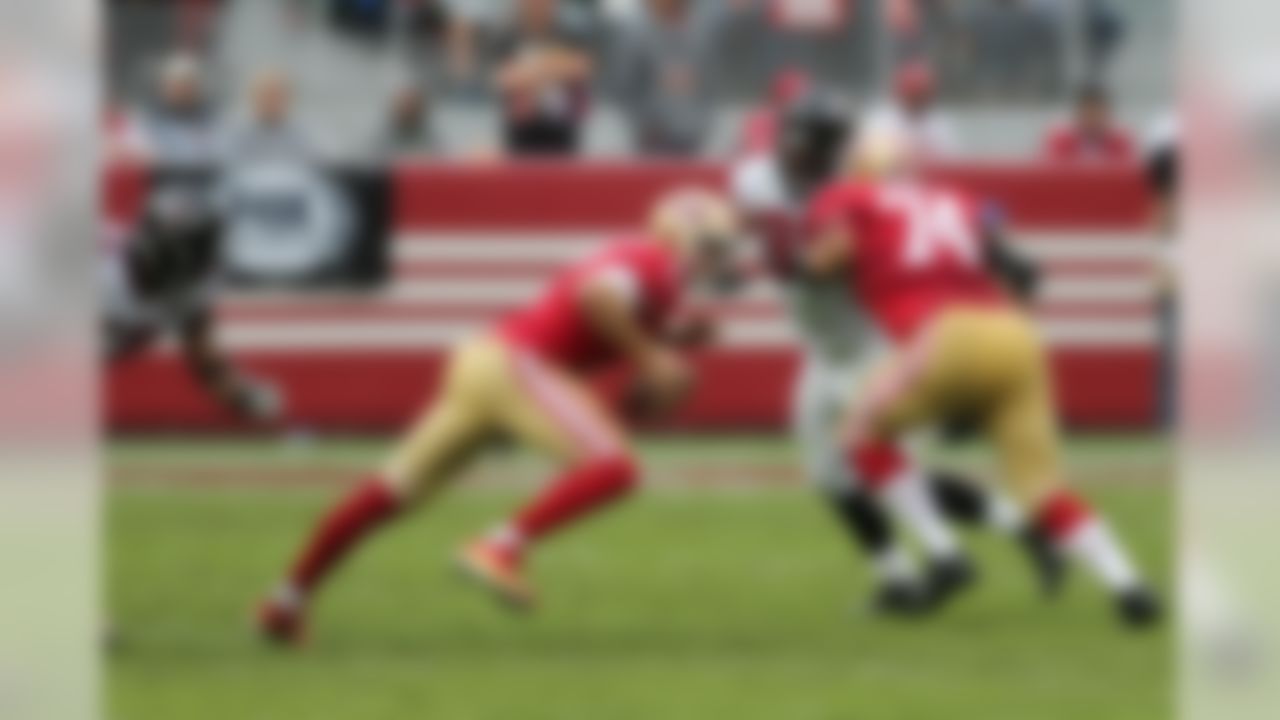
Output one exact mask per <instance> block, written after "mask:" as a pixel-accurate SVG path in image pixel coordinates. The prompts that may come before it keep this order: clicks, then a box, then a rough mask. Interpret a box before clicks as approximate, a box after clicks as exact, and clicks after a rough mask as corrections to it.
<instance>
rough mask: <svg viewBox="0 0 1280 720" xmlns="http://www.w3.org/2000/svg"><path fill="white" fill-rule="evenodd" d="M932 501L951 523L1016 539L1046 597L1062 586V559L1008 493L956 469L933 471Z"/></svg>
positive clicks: (930, 483) (1036, 525)
mask: <svg viewBox="0 0 1280 720" xmlns="http://www.w3.org/2000/svg"><path fill="white" fill-rule="evenodd" d="M927 482H928V483H929V490H930V494H931V495H932V496H933V501H934V502H935V503H936V504H937V505H938V507H939V508H940V509H941V510H942V513H943V515H945V516H946V518H947V519H948V520H950V521H951V522H952V523H955V524H960V525H965V526H968V527H974V528H985V529H988V530H990V531H992V532H995V533H997V534H1000V535H1004V536H1006V537H1008V538H1009V539H1011V540H1013V541H1014V542H1015V543H1017V545H1018V546H1019V547H1020V548H1021V550H1022V552H1023V554H1024V555H1025V556H1026V558H1027V561H1028V563H1029V564H1030V565H1031V568H1032V570H1033V572H1034V573H1035V575H1036V577H1037V578H1038V580H1039V583H1040V587H1041V590H1042V591H1043V592H1044V594H1045V596H1046V597H1054V596H1056V595H1057V593H1058V591H1059V590H1060V589H1061V587H1062V581H1063V578H1064V576H1065V574H1066V567H1065V565H1064V563H1063V560H1062V556H1061V555H1060V554H1059V553H1058V552H1057V550H1056V549H1055V548H1054V547H1053V543H1052V542H1051V541H1050V539H1049V538H1048V537H1047V536H1046V535H1045V534H1044V532H1043V531H1042V530H1041V528H1040V527H1039V525H1038V524H1037V523H1036V522H1035V521H1034V519H1033V518H1029V517H1028V516H1027V514H1026V513H1024V512H1023V511H1022V508H1021V507H1020V506H1019V505H1018V503H1017V502H1015V501H1014V499H1013V498H1012V497H1010V496H1009V495H1008V494H1007V493H1005V492H1002V491H1000V490H997V489H995V488H992V487H990V486H989V485H987V484H986V483H983V482H981V481H980V480H978V479H977V478H974V477H970V476H968V475H965V474H963V473H960V472H958V471H956V470H952V469H946V468H941V469H939V468H932V469H930V470H929V475H928V480H927Z"/></svg>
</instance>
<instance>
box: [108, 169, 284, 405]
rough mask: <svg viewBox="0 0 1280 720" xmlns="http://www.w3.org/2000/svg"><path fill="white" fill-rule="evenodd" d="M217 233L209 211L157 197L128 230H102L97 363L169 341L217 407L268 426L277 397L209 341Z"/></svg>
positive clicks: (183, 198)
mask: <svg viewBox="0 0 1280 720" xmlns="http://www.w3.org/2000/svg"><path fill="white" fill-rule="evenodd" d="M220 234H221V228H220V222H219V221H218V219H217V217H216V214H215V213H214V212H213V210H212V209H211V208H209V207H206V206H204V205H203V204H202V203H201V201H200V200H199V199H198V198H193V197H191V195H190V194H187V193H169V194H166V193H161V194H158V195H157V196H156V197H155V198H154V199H153V201H152V202H151V203H150V205H149V207H148V208H147V209H146V211H145V212H144V213H143V215H142V217H141V219H140V220H139V221H138V223H137V225H136V227H135V228H134V229H133V230H132V231H127V230H124V229H123V228H110V229H108V231H107V237H106V239H105V240H106V243H105V244H106V247H104V248H103V249H102V250H103V254H102V257H101V260H100V264H99V293H100V298H101V299H100V302H101V308H102V321H101V327H102V343H103V344H102V352H103V356H104V357H103V359H104V361H105V362H106V363H107V364H108V365H115V364H116V363H120V362H124V361H127V360H128V359H129V358H132V357H135V356H137V355H138V354H140V353H142V352H144V351H145V350H147V349H148V348H151V347H152V346H154V344H155V343H156V342H158V341H160V340H161V339H163V338H165V337H167V336H168V337H173V338H174V339H176V340H177V341H178V344H179V346H180V347H181V349H182V353H183V357H184V358H185V360H186V363H187V366H188V367H189V368H190V369H191V372H192V375H193V376H194V377H195V378H196V380H197V381H198V382H199V383H200V384H201V385H202V386H203V387H204V388H206V389H207V390H208V391H209V393H210V394H211V395H213V397H214V398H215V399H216V400H218V402H219V403H220V404H222V405H223V406H225V407H227V408H229V409H230V410H232V411H233V412H234V413H236V414H237V415H239V416H241V417H243V418H245V419H248V420H252V421H255V422H262V423H268V422H273V421H275V420H278V419H279V417H280V415H281V407H282V402H281V398H280V394H279V392H278V391H277V390H276V389H275V387H274V386H272V385H270V384H269V383H266V382H264V381H261V380H258V379H256V378H254V377H252V376H251V375H248V374H247V373H245V372H243V371H242V370H241V369H240V368H239V367H237V365H236V363H235V362H233V361H232V359H231V358H230V356H229V355H228V354H227V353H226V352H224V351H223V349H222V348H221V347H220V346H219V344H218V342H217V340H216V339H215V334H214V313H213V301H214V296H215V294H216V290H217V286H218V283H219V281H218V266H219V262H218V258H219V244H220Z"/></svg>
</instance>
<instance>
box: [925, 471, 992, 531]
mask: <svg viewBox="0 0 1280 720" xmlns="http://www.w3.org/2000/svg"><path fill="white" fill-rule="evenodd" d="M929 491H930V493H931V494H932V495H933V501H934V502H935V503H937V504H938V508H939V509H940V510H942V514H943V515H945V516H946V518H947V519H948V520H951V521H953V522H957V523H963V524H965V525H983V524H985V523H986V522H987V520H988V517H989V516H990V508H989V505H990V503H991V498H990V496H989V495H988V494H987V493H986V492H985V491H984V490H983V489H982V488H981V487H979V486H978V483H977V481H974V480H970V479H969V478H967V477H965V476H964V475H961V474H959V473H956V472H952V471H950V470H932V471H930V472H929Z"/></svg>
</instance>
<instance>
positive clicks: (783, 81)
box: [734, 68, 813, 157]
mask: <svg viewBox="0 0 1280 720" xmlns="http://www.w3.org/2000/svg"><path fill="white" fill-rule="evenodd" d="M812 87H813V79H812V78H811V77H810V76H809V74H808V73H806V72H805V71H803V70H796V69H794V68H791V69H787V70H783V71H781V72H779V73H778V74H776V75H774V76H773V80H772V81H771V82H770V83H769V95H768V97H767V98H766V99H765V102H764V104H763V105H761V106H760V107H758V108H756V109H755V110H752V111H751V112H750V113H749V114H748V115H747V117H746V119H744V120H743V123H742V133H741V135H740V136H739V138H738V142H737V144H736V147H735V148H734V154H735V155H737V156H739V157H747V156H750V155H756V154H758V153H762V152H769V151H772V150H773V148H774V144H775V143H776V142H777V138H778V125H779V116H780V115H781V113H782V111H783V108H785V107H787V106H788V105H790V104H791V103H792V102H794V101H795V100H796V99H797V98H799V97H800V96H802V95H804V94H805V93H807V92H809V90H810V89H811V88H812Z"/></svg>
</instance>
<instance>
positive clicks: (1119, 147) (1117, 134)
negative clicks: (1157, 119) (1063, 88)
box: [1042, 84, 1135, 163]
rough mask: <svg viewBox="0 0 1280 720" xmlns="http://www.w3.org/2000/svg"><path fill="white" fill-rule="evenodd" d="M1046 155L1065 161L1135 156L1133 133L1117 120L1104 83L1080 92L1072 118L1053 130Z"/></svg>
mask: <svg viewBox="0 0 1280 720" xmlns="http://www.w3.org/2000/svg"><path fill="white" fill-rule="evenodd" d="M1042 154H1043V156H1044V157H1045V159H1047V160H1052V161H1055V162H1064V163H1078V162H1092V163H1097V162H1108V163H1116V162H1128V161H1131V160H1134V159H1135V149H1134V141H1133V136H1132V134H1131V133H1130V132H1129V131H1128V130H1127V129H1125V128H1124V127H1122V126H1121V125H1120V124H1119V123H1117V122H1116V120H1115V117H1114V115H1113V114H1112V109H1111V94H1110V93H1109V92H1108V91H1107V89H1106V88H1104V87H1103V86H1101V85H1093V84H1089V85H1085V86H1084V87H1082V88H1081V89H1080V90H1079V92H1078V93H1077V95H1076V103H1075V109H1074V112H1073V115H1072V117H1071V118H1070V119H1069V120H1067V121H1066V122H1065V123H1063V124H1060V125H1057V126H1055V127H1052V128H1050V129H1049V132H1048V134H1046V135H1045V138H1044V142H1043V148H1042Z"/></svg>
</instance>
